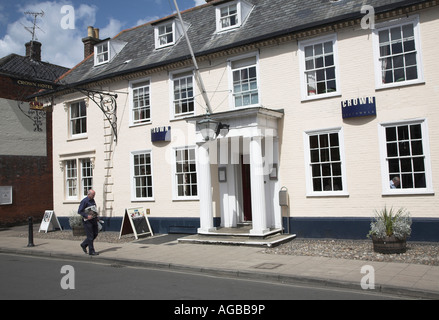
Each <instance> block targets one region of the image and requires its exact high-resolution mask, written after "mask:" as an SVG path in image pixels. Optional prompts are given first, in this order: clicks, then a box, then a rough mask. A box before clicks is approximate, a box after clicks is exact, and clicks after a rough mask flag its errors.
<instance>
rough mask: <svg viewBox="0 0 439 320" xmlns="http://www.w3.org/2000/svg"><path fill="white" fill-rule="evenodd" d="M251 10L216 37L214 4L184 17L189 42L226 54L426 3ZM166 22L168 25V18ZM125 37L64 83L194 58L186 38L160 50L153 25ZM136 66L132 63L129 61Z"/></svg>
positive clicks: (198, 50)
mask: <svg viewBox="0 0 439 320" xmlns="http://www.w3.org/2000/svg"><path fill="white" fill-rule="evenodd" d="M245 1H246V2H247V3H250V4H252V5H253V6H254V7H253V10H252V12H251V13H250V15H249V17H248V19H247V21H246V22H245V23H244V25H242V26H241V27H240V28H238V29H235V30H232V31H228V32H223V33H216V24H215V19H216V17H215V4H218V3H221V2H222V1H213V2H211V3H210V4H207V5H202V6H199V7H196V8H193V9H190V10H186V11H184V12H183V13H182V16H183V20H184V21H185V23H188V24H189V25H190V27H189V29H188V31H187V32H188V37H189V39H190V41H191V44H192V46H193V49H194V52H195V55H203V54H207V53H212V52H216V51H221V50H224V49H227V48H231V47H234V46H239V45H243V44H247V43H251V42H255V41H258V40H263V39H269V38H271V37H273V36H278V35H282V34H288V33H291V32H297V31H300V30H305V29H307V28H311V27H315V26H318V25H323V24H325V23H331V22H335V21H342V20H344V19H348V18H354V17H355V18H359V17H361V16H362V15H361V7H362V5H363V4H365V3H366V4H369V5H372V6H374V8H375V10H376V13H379V12H380V11H386V10H390V9H394V8H398V7H399V6H406V5H411V4H414V3H421V2H425V1H422V0H369V1H364V0H341V1H339V2H335V3H332V2H330V1H329V0H245ZM165 19H169V17H166V18H165ZM159 22H160V20H159V21H155V22H153V23H147V24H145V25H142V26H139V27H136V28H132V29H129V30H126V31H123V32H122V33H120V34H119V35H118V36H117V39H118V40H121V41H126V42H127V45H126V46H125V47H124V49H123V50H122V51H121V52H120V53H119V54H118V55H117V56H116V57H115V58H114V59H113V60H112V61H110V62H109V63H108V64H105V65H100V66H97V67H95V66H94V61H93V58H89V59H87V60H85V61H83V62H81V63H80V64H79V65H77V66H76V67H75V68H74V69H72V71H71V72H69V73H68V74H67V76H65V77H64V78H63V79H62V81H63V82H64V83H68V84H83V83H88V82H93V81H96V80H102V79H105V78H110V77H113V76H115V75H119V74H123V73H130V72H134V71H138V70H143V69H149V68H153V67H156V66H160V65H165V64H168V63H171V62H175V61H178V60H182V59H187V58H190V55H189V50H188V47H187V44H186V41H185V40H184V39H183V38H180V40H179V41H178V42H177V43H176V44H175V45H173V46H170V47H166V48H162V49H155V44H154V24H156V23H159ZM127 60H131V61H130V62H129V63H125V61H127Z"/></svg>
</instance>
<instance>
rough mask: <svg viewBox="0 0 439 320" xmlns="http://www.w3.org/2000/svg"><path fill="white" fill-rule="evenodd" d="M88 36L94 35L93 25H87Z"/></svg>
mask: <svg viewBox="0 0 439 320" xmlns="http://www.w3.org/2000/svg"><path fill="white" fill-rule="evenodd" d="M87 36H88V37H94V32H93V27H91V26H89V27H87Z"/></svg>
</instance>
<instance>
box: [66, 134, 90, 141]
mask: <svg viewBox="0 0 439 320" xmlns="http://www.w3.org/2000/svg"><path fill="white" fill-rule="evenodd" d="M85 139H88V135H87V134H82V135H78V136H71V137H69V138H67V142H70V141H76V140H85Z"/></svg>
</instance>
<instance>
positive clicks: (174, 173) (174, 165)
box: [172, 146, 200, 200]
mask: <svg viewBox="0 0 439 320" xmlns="http://www.w3.org/2000/svg"><path fill="white" fill-rule="evenodd" d="M184 150H194V155H195V159H193V161H194V164H195V175H196V179H197V182H196V185H197V195H189V196H188V195H183V196H180V195H179V194H178V187H179V184H178V175H177V174H178V173H177V154H176V153H177V152H178V151H184ZM172 151H173V152H172V158H173V163H172V197H173V200H199V194H200V190H199V185H200V184H199V177H198V149H197V147H196V146H184V147H175V148H173V149H172ZM191 161H192V159H191ZM189 172H192V171H189ZM192 173H193V172H192Z"/></svg>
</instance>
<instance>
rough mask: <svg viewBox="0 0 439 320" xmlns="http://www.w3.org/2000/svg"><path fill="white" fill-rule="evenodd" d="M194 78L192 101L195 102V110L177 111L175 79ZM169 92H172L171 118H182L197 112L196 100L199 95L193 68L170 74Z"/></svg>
mask: <svg viewBox="0 0 439 320" xmlns="http://www.w3.org/2000/svg"><path fill="white" fill-rule="evenodd" d="M189 77H191V78H192V103H193V110H192V111H188V112H181V113H175V103H176V100H175V92H174V90H175V83H174V81H176V80H178V79H182V78H189ZM169 86H170V87H169V91H170V92H169V93H170V102H171V106H170V108H171V120H174V119H182V118H185V117H188V116H193V115H194V114H195V109H196V102H195V97H196V95H197V92H196V90H197V85H196V82H195V76H194V71H193V69H184V70H179V71H176V72H171V73H170V74H169ZM179 100H180V101H181V100H190V99H188V98H185V99H179Z"/></svg>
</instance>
